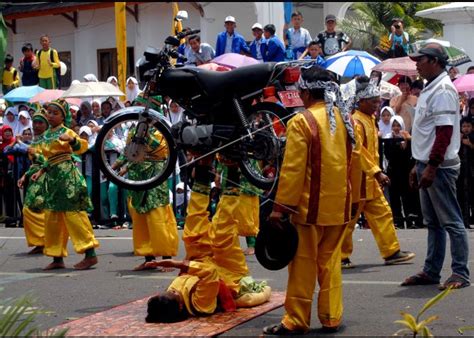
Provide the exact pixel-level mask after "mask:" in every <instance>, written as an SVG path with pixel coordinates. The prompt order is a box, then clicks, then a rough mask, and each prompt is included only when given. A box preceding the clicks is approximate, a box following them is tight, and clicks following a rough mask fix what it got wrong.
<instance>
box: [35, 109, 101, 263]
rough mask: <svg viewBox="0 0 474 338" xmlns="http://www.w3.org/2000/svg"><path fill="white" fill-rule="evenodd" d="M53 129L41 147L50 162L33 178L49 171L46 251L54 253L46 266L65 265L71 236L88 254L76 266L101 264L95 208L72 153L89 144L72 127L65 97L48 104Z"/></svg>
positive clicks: (46, 179)
mask: <svg viewBox="0 0 474 338" xmlns="http://www.w3.org/2000/svg"><path fill="white" fill-rule="evenodd" d="M47 117H48V122H49V125H50V129H48V131H46V133H45V136H44V146H43V147H42V149H41V153H42V155H43V156H44V157H45V159H46V166H45V167H44V168H42V169H41V170H40V171H38V172H37V173H35V174H34V175H33V176H32V177H31V179H32V180H33V181H36V180H37V179H38V178H39V177H41V176H42V175H45V178H44V180H45V194H44V200H45V209H46V210H47V213H46V219H45V234H44V236H45V246H44V254H45V255H46V256H50V257H53V262H51V263H50V264H49V265H48V266H46V267H45V268H44V269H45V270H52V269H64V268H65V265H64V260H63V257H66V256H67V254H68V253H67V239H68V238H71V241H72V243H73V245H74V249H75V251H76V252H77V253H78V254H85V257H84V259H83V260H82V261H80V262H79V263H77V264H76V265H74V268H75V269H76V270H85V269H89V268H90V267H92V266H93V265H95V264H97V261H98V260H97V255H96V253H95V248H97V247H98V246H99V242H98V241H97V240H96V239H95V236H94V232H93V230H92V224H91V222H90V221H89V218H88V217H87V212H86V210H88V209H91V208H92V203H91V201H90V199H89V196H88V194H87V185H86V181H85V179H84V177H83V176H82V175H81V173H80V172H79V170H78V168H77V167H76V165H75V163H74V160H73V159H72V155H73V154H76V155H81V154H83V153H85V152H86V151H87V150H88V148H89V145H88V143H87V141H85V140H82V139H81V138H80V137H79V136H78V135H77V134H76V133H75V132H74V131H72V130H71V129H69V127H68V126H69V125H70V122H71V114H70V111H69V105H68V104H67V102H66V101H64V100H56V101H52V102H50V103H49V105H48V116H47Z"/></svg>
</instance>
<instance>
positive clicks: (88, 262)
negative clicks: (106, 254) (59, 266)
mask: <svg viewBox="0 0 474 338" xmlns="http://www.w3.org/2000/svg"><path fill="white" fill-rule="evenodd" d="M98 262H99V261H98V259H97V257H86V258H84V259H83V260H82V261H80V262H79V263H77V264H76V265H74V269H76V270H87V269H90V268H91V267H92V266H94V265H96V264H97V263H98Z"/></svg>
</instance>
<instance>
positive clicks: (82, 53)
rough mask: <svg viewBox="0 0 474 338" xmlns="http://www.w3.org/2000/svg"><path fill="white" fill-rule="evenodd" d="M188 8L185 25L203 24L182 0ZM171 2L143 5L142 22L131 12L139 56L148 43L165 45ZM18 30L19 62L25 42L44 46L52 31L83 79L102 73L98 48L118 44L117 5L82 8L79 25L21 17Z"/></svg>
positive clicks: (14, 41) (12, 44)
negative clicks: (43, 39) (44, 38)
mask: <svg viewBox="0 0 474 338" xmlns="http://www.w3.org/2000/svg"><path fill="white" fill-rule="evenodd" d="M179 7H180V9H182V10H187V11H188V14H189V20H187V21H186V22H184V26H190V27H191V28H199V22H200V21H199V18H200V16H199V12H198V11H197V10H196V9H194V7H192V6H191V5H189V4H187V3H180V4H179ZM171 17H172V9H171V4H167V3H147V4H143V5H139V23H136V22H135V19H134V17H133V16H132V15H131V14H129V13H127V46H129V47H132V46H133V47H135V60H137V59H138V58H139V57H140V56H141V55H142V54H143V51H144V50H145V48H146V47H147V46H148V45H151V46H155V47H161V46H162V44H163V41H164V40H165V38H166V37H167V36H168V35H169V34H170V33H171V20H172V19H171ZM17 33H18V34H13V33H12V32H11V30H10V29H9V30H8V45H7V50H8V53H10V54H12V55H13V57H14V58H15V62H14V65H16V66H18V64H19V60H20V58H21V57H22V53H21V47H22V46H23V44H24V43H25V42H30V43H32V44H33V47H34V48H38V49H39V48H41V46H40V44H39V37H40V36H41V35H42V34H48V35H49V36H50V38H51V46H52V47H53V48H55V49H57V50H58V51H59V52H63V51H70V52H71V64H72V67H71V68H72V69H71V71H72V76H71V78H72V80H74V79H78V80H82V77H83V76H84V75H85V74H87V73H93V74H96V75H97V73H98V69H97V66H98V65H97V49H106V48H115V46H116V43H115V17H114V8H113V7H111V8H104V9H97V10H88V11H80V12H79V18H78V28H77V29H76V28H75V27H74V25H73V24H72V23H71V22H70V21H68V20H67V19H66V18H64V17H62V16H60V15H49V16H42V17H34V18H27V19H19V20H17Z"/></svg>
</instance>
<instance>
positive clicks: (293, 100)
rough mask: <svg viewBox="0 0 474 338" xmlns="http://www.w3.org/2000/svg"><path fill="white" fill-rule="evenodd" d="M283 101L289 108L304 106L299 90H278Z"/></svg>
mask: <svg viewBox="0 0 474 338" xmlns="http://www.w3.org/2000/svg"><path fill="white" fill-rule="evenodd" d="M278 96H279V97H280V100H281V102H282V103H283V105H284V106H285V107H287V108H294V107H302V106H303V101H302V100H301V99H300V95H299V93H298V91H297V90H284V91H280V92H278Z"/></svg>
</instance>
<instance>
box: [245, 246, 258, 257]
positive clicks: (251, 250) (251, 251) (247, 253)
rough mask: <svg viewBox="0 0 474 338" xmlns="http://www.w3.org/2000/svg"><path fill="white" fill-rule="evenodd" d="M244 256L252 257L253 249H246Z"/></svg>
mask: <svg viewBox="0 0 474 338" xmlns="http://www.w3.org/2000/svg"><path fill="white" fill-rule="evenodd" d="M244 255H245V256H252V255H255V248H247V250H245V251H244Z"/></svg>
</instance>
